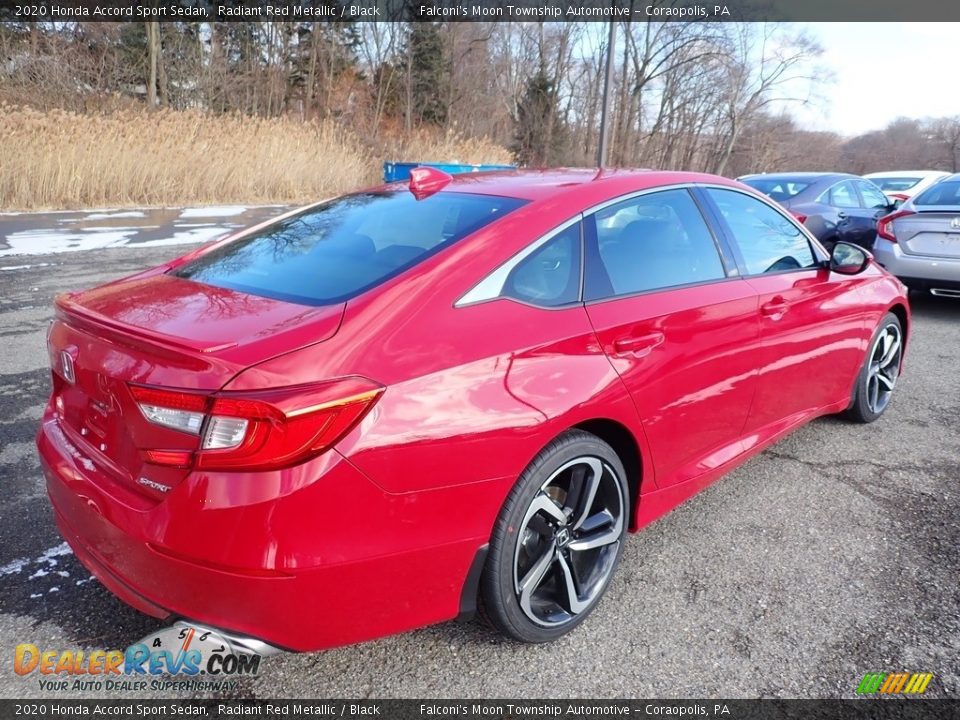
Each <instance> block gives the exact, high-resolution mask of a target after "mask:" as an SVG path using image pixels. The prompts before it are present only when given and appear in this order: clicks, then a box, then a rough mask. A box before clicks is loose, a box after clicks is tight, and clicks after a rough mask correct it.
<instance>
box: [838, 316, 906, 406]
mask: <svg viewBox="0 0 960 720" xmlns="http://www.w3.org/2000/svg"><path fill="white" fill-rule="evenodd" d="M902 359H903V327H902V326H901V325H900V319H899V318H898V317H897V316H896V315H894V314H893V313H887V314H886V315H884V317H883V320H881V321H880V325H878V326H877V330H876V332H875V333H874V334H873V339H872V340H871V342H870V350H869V351H868V352H867V357H866V359H865V360H864V362H863V367H862V368H861V369H860V374H859V375H858V376H857V386H856V389H855V390H854V395H853V403H852V404H851V406H850V409H849V410H847V417H849V418H850V419H851V420H854V421H856V422H862V423H870V422H873V421H874V420H876V419H877V418H878V417H880V416H881V415H883V413H884V411H885V410H886V409H887V407H888V406H889V405H890V399H891V398H892V397H893V389H894V387H896V384H897V378H898V377H899V376H900V361H901V360H902Z"/></svg>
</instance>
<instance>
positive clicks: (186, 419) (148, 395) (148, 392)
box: [130, 385, 207, 435]
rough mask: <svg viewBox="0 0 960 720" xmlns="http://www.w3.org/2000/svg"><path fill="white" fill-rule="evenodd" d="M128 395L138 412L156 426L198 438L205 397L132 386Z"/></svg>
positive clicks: (205, 403) (204, 407) (196, 394)
mask: <svg viewBox="0 0 960 720" xmlns="http://www.w3.org/2000/svg"><path fill="white" fill-rule="evenodd" d="M130 392H131V393H133V398H134V400H136V401H137V405H139V406H140V412H142V413H143V415H144V417H145V418H147V420H149V421H150V422H152V423H154V424H155V425H162V426H163V427H166V428H170V429H171V430H180V431H182V432H188V433H190V434H191V435H199V434H200V428H201V426H202V425H203V417H204V411H205V410H206V407H207V398H206V396H205V395H200V394H198V393H188V392H179V391H174V390H160V389H158V388H150V387H142V386H140V385H131V386H130Z"/></svg>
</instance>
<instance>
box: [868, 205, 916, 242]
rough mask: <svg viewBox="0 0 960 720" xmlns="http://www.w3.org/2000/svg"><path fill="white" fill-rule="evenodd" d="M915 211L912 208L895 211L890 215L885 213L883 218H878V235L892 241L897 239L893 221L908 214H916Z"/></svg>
mask: <svg viewBox="0 0 960 720" xmlns="http://www.w3.org/2000/svg"><path fill="white" fill-rule="evenodd" d="M914 214H915V213H914V212H913V211H912V210H898V211H897V212H895V213H890V214H889V215H884V216H883V217H882V218H880V219H879V220H877V235H879V236H880V237H882V238H883V239H884V240H889V241H890V242H896V241H897V235H896V233H895V232H894V231H893V222H894V220H897V219H899V218H902V217H906V216H907V215H914Z"/></svg>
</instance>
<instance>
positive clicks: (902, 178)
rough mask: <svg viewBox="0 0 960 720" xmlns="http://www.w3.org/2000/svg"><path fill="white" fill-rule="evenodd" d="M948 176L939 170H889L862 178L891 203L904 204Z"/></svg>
mask: <svg viewBox="0 0 960 720" xmlns="http://www.w3.org/2000/svg"><path fill="white" fill-rule="evenodd" d="M949 174H950V173H946V172H941V171H940V170H889V171H887V172H875V173H870V174H868V175H864V177H865V178H866V179H867V180H869V181H871V182H872V183H873V184H874V185H876V186H877V187H879V188H880V189H881V190H883V192H884V194H885V195H886V196H887V197H888V198H890V200H891V201H893V202H897V201H899V202H906V201H907V200H909V199H910V198H912V197H913V196H914V195H916V194H918V193H921V192H923V191H924V190H926V189H927V188H928V187H930V186H931V185H933V184H934V183H938V182H940V181H941V180H943V179H944V178H945V177H947V176H948V175H949Z"/></svg>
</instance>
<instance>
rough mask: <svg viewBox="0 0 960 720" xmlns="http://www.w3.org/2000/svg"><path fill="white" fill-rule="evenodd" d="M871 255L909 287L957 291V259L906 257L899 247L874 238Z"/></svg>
mask: <svg viewBox="0 0 960 720" xmlns="http://www.w3.org/2000/svg"><path fill="white" fill-rule="evenodd" d="M873 255H874V257H875V258H876V260H877V262H878V263H880V264H881V265H883V267H885V268H886V269H887V270H888V271H889V272H890V273H892V274H893V275H896V276H897V277H898V278H900V279H901V280H903V281H904V283H906V284H907V285H909V286H911V287H917V288H923V289H930V288H958V287H960V258H957V259H952V258H940V257H927V256H923V255H909V254H907V253H905V252H903V249H902V248H901V247H900V245H899V244H897V243H894V242H890V241H889V240H885V239H883V238H877V243H876V245H875V246H874V248H873Z"/></svg>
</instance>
